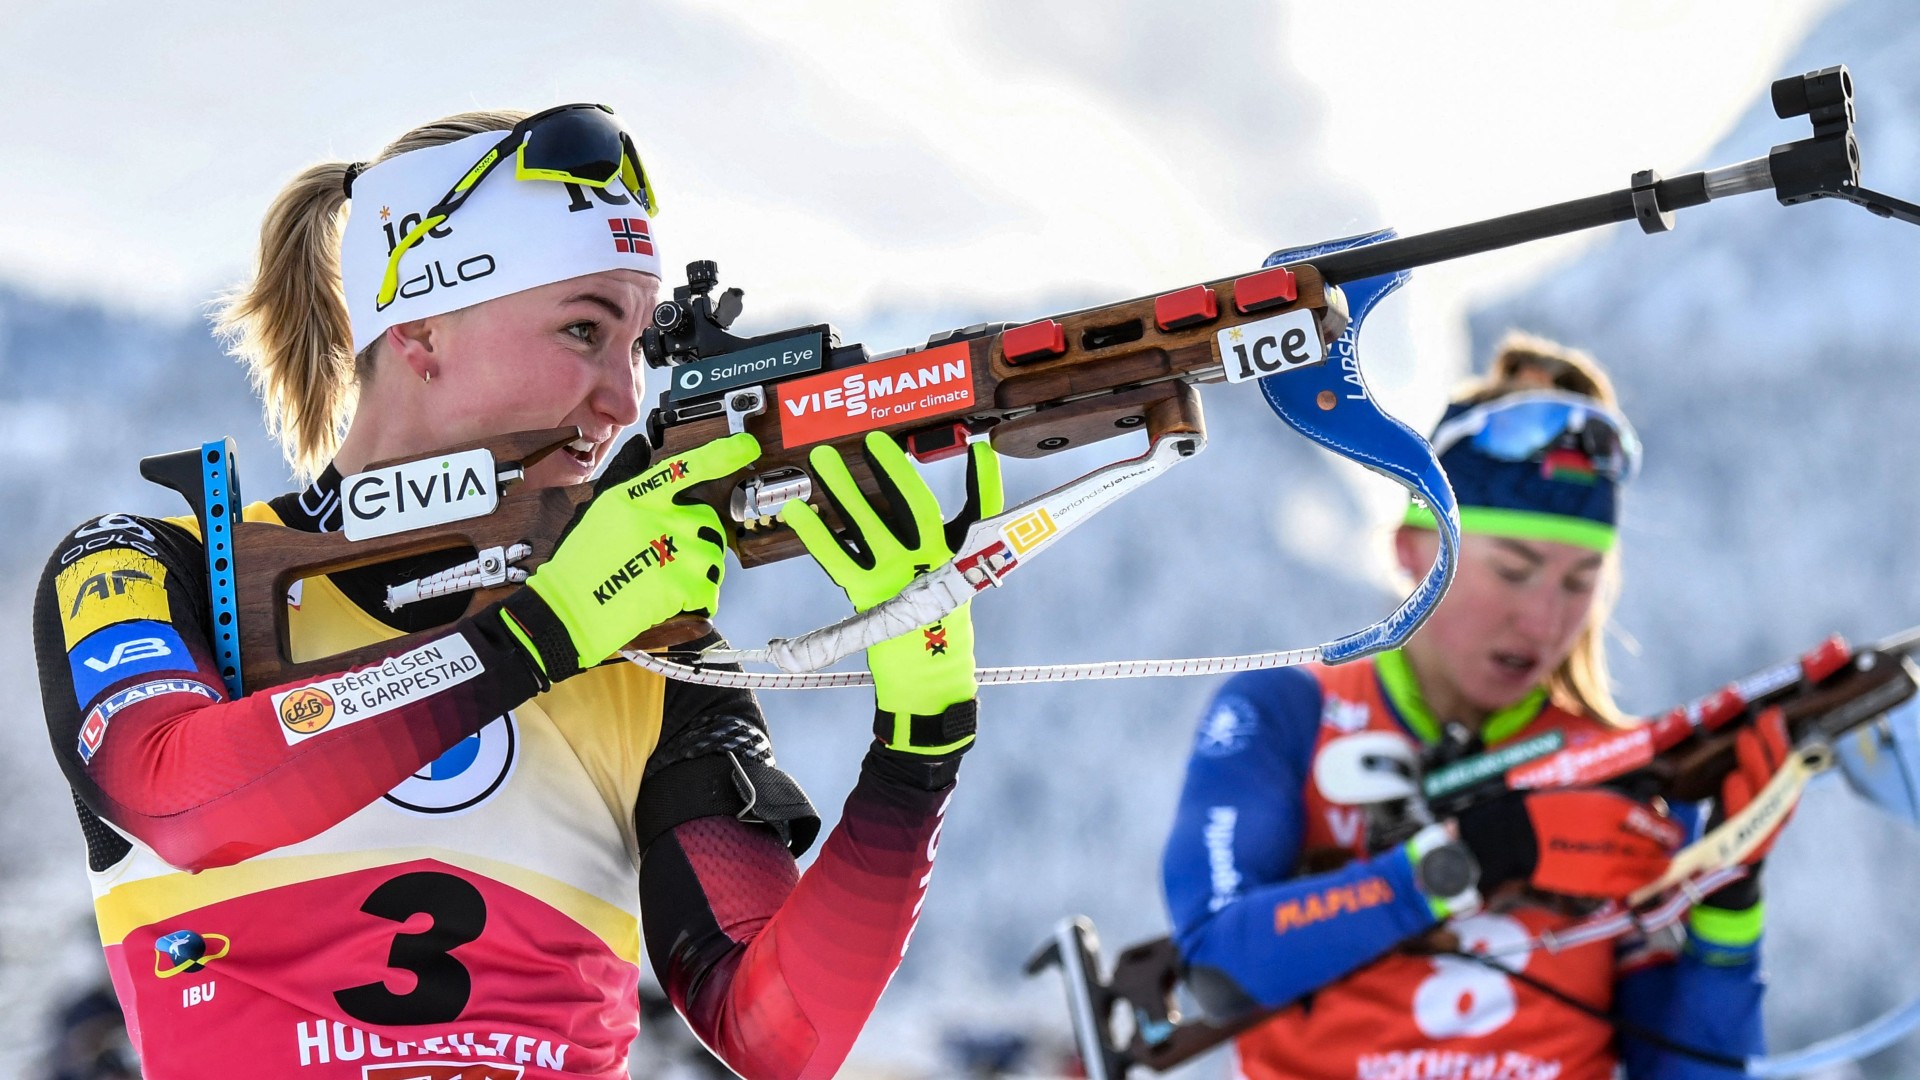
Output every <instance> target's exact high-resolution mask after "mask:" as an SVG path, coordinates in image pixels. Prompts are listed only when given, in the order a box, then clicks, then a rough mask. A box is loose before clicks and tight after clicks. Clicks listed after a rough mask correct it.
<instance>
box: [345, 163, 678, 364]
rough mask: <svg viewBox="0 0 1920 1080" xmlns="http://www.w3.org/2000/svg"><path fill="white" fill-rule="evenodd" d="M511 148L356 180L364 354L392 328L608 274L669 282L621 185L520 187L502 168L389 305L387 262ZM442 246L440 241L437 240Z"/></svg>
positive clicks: (353, 311)
mask: <svg viewBox="0 0 1920 1080" xmlns="http://www.w3.org/2000/svg"><path fill="white" fill-rule="evenodd" d="M504 137H505V132H500V131H487V132H482V133H480V134H478V135H469V136H467V137H466V138H464V139H461V140H460V141H459V142H454V143H447V144H445V145H442V146H429V147H426V148H424V149H420V150H413V151H410V152H408V153H405V154H401V155H400V156H398V157H394V158H389V159H387V160H386V161H383V162H381V163H380V164H378V165H375V166H373V167H372V168H370V169H368V170H367V171H365V172H363V173H361V174H360V175H359V176H357V177H355V178H354V181H353V203H352V210H351V211H350V212H349V213H348V215H347V230H346V235H345V237H344V238H343V239H342V242H341V248H340V278H341V282H342V284H343V285H344V287H345V288H346V292H347V314H348V316H349V317H350V318H351V319H352V321H353V351H354V353H355V354H356V355H357V354H358V353H359V352H360V351H361V350H363V349H365V348H366V347H367V346H368V345H370V344H372V343H373V341H374V340H375V339H377V338H379V336H380V335H381V334H383V333H385V332H386V330H387V328H388V327H389V326H397V325H399V324H400V323H404V322H412V321H414V320H415V319H424V318H426V317H427V316H429V315H442V314H445V313H446V312H449V311H457V310H459V309H461V308H464V307H472V306H473V305H475V304H478V303H480V302H482V301H485V300H492V299H494V298H495V297H498V296H507V295H509V294H512V293H517V292H523V291H525V290H527V289H532V288H537V287H539V286H541V285H550V284H552V283H553V282H556V281H566V280H568V279H569V278H576V277H580V276H581V275H583V274H592V273H598V272H599V271H601V270H619V269H629V270H642V271H645V272H646V273H649V274H652V275H654V276H655V277H659V276H661V275H660V256H659V255H657V254H655V247H654V241H653V229H652V225H651V223H650V221H649V220H648V215H647V208H646V206H645V205H644V204H643V203H642V201H641V200H640V199H637V198H635V197H633V195H632V194H631V193H629V192H628V191H627V189H626V185H625V184H623V183H621V181H620V180H619V179H618V178H615V179H614V181H613V182H612V183H611V184H609V185H608V186H607V187H606V188H604V189H603V188H593V187H588V186H586V185H583V184H564V183H559V182H556V181H552V180H519V179H516V178H515V177H514V175H513V168H514V163H513V162H512V161H511V160H508V161H502V162H501V163H500V164H498V165H496V166H494V169H493V171H492V172H491V173H489V174H488V175H487V177H486V179H484V180H482V181H480V184H479V186H478V187H476V188H474V189H473V192H472V194H470V195H468V196H467V201H466V202H465V203H463V204H461V206H460V208H459V209H458V210H457V211H455V212H454V213H453V214H452V215H451V216H450V217H448V218H447V220H446V221H445V222H443V223H442V224H441V225H440V226H439V227H438V228H436V229H434V230H433V232H430V233H428V234H427V235H426V236H424V237H422V238H421V239H420V241H419V242H418V243H416V244H414V246H413V247H411V248H409V249H408V250H407V252H406V254H404V255H402V256H401V257H400V292H399V294H398V295H396V296H395V297H394V299H393V302H392V303H390V304H388V305H387V306H386V307H385V308H384V309H382V308H380V307H379V305H378V300H379V297H380V286H381V283H382V282H383V281H384V280H385V278H386V273H387V260H388V257H389V255H390V254H391V253H392V251H393V249H394V247H395V246H397V245H398V244H399V242H400V241H401V240H402V239H403V238H404V237H405V236H406V234H407V230H409V229H411V228H413V227H414V226H415V225H417V224H419V222H420V219H421V217H422V216H423V215H425V214H426V212H427V211H428V210H429V209H431V208H432V207H433V205H434V203H435V202H437V201H438V200H439V199H440V197H441V196H442V195H445V194H446V193H447V189H448V188H450V187H452V186H453V185H454V182H455V181H457V180H459V179H460V177H462V176H463V175H465V174H466V171H467V170H468V169H470V168H472V167H473V164H474V163H475V162H476V161H479V160H480V158H481V156H482V155H483V154H485V153H486V152H487V151H488V150H490V149H492V148H493V146H494V144H495V143H498V142H499V141H500V140H501V139H502V138H504ZM436 234H437V235H436Z"/></svg>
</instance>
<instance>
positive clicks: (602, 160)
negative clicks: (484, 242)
mask: <svg viewBox="0 0 1920 1080" xmlns="http://www.w3.org/2000/svg"><path fill="white" fill-rule="evenodd" d="M509 157H511V158H512V159H513V175H514V178H515V179H519V180H553V181H558V182H562V183H570V184H585V185H586V186H588V187H595V188H604V187H606V186H607V185H609V184H611V183H613V180H614V177H616V176H617V177H619V178H620V181H621V183H623V184H625V185H626V188H627V191H629V192H630V193H632V194H633V195H634V196H636V197H637V198H639V199H640V201H641V204H642V205H644V206H645V207H646V209H647V213H648V214H656V213H658V212H659V206H660V204H659V202H658V201H657V200H656V199H655V198H654V195H653V185H652V184H651V183H650V182H649V181H648V180H647V171H646V169H644V168H642V167H641V165H640V153H639V151H638V150H635V149H634V146H633V136H631V135H629V134H627V132H626V129H625V128H623V127H621V126H620V121H619V120H618V119H617V118H615V117H614V115H613V110H612V109H609V108H607V107H606V106H605V105H591V104H580V105H561V106H557V107H555V108H552V109H545V110H542V111H540V112H537V113H534V114H533V115H532V116H529V117H527V118H526V119H525V120H522V121H520V122H519V123H517V124H515V125H513V129H512V130H510V131H508V132H507V133H506V135H505V136H504V137H502V138H501V140H500V141H499V142H498V143H495V144H494V146H493V148H492V149H490V150H488V151H487V152H486V153H485V154H483V155H481V157H480V160H479V161H476V162H474V163H473V167H472V168H470V169H468V170H467V171H466V174H465V175H463V176H461V177H460V180H459V181H458V182H457V183H455V184H454V185H453V187H452V188H450V189H448V191H447V193H446V194H445V195H442V196H441V197H440V200H439V201H438V202H436V203H434V204H433V207H432V208H431V209H429V210H428V211H427V212H426V214H425V216H424V217H422V219H421V221H420V223H419V224H418V225H415V226H414V227H413V228H412V229H410V230H408V231H407V235H405V236H404V237H401V239H400V242H399V243H398V244H395V245H394V248H393V253H392V254H391V255H389V256H387V274H386V277H385V278H384V279H383V280H382V281H381V283H380V297H379V304H378V306H379V307H382V308H384V307H386V306H387V305H388V304H391V303H393V298H394V295H395V294H396V293H398V292H399V291H400V258H401V256H403V255H405V254H406V253H407V250H408V249H409V248H411V247H413V245H415V244H417V243H419V242H420V240H421V239H422V238H423V237H425V236H426V235H427V233H428V232H430V231H432V230H433V229H435V228H438V227H439V226H440V224H441V223H442V222H444V221H446V220H447V218H449V217H451V216H453V212H454V211H455V210H458V209H460V207H461V206H462V205H463V204H464V203H465V202H466V201H467V196H468V195H471V194H472V193H473V189H474V188H476V187H479V186H480V181H482V180H484V179H486V178H487V176H488V175H489V174H490V173H492V172H493V170H494V168H495V167H496V166H498V165H499V164H500V163H501V162H503V161H506V160H507V159H508V158H509Z"/></svg>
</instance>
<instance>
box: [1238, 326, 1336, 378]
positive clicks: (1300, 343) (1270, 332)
mask: <svg viewBox="0 0 1920 1080" xmlns="http://www.w3.org/2000/svg"><path fill="white" fill-rule="evenodd" d="M1214 338H1215V339H1216V340H1217V341H1219V343H1220V362H1221V363H1222V364H1224V365H1226V369H1227V381H1228V382H1245V381H1246V380H1248V379H1258V378H1262V377H1264V376H1267V375H1277V374H1279V373H1280V372H1282V371H1286V370H1287V369H1289V368H1297V367H1306V366H1307V365H1308V364H1321V363H1325V362H1326V359H1327V353H1326V350H1325V349H1323V348H1321V347H1320V327H1319V325H1318V324H1316V323H1315V322H1314V321H1313V312H1311V311H1308V310H1307V309H1306V308H1300V309H1298V310H1296V311H1289V312H1287V313H1286V314H1284V315H1275V316H1274V317H1273V318H1271V319H1261V320H1259V321H1258V322H1250V323H1241V324H1240V325H1239V326H1229V327H1227V328H1226V329H1225V330H1222V331H1220V332H1219V333H1217V334H1215V335H1214Z"/></svg>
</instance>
